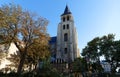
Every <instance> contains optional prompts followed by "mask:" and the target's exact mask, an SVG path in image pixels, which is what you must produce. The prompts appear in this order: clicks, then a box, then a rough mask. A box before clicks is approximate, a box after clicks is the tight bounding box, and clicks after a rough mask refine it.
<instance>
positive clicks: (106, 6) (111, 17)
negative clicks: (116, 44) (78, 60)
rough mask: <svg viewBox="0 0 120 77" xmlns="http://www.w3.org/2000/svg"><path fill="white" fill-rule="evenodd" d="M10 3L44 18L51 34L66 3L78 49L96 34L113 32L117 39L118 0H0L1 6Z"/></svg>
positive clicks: (119, 23) (119, 28)
mask: <svg viewBox="0 0 120 77" xmlns="http://www.w3.org/2000/svg"><path fill="white" fill-rule="evenodd" d="M9 3H14V4H18V5H20V6H21V7H22V8H23V9H24V10H28V11H30V12H34V13H37V14H38V15H39V16H42V17H44V18H46V19H47V20H48V21H49V24H48V27H47V30H48V33H49V34H50V36H51V37H52V36H56V35H57V27H58V23H59V22H60V15H61V14H62V13H63V12H64V9H65V7H66V4H67V5H68V7H69V9H70V11H71V12H72V15H73V17H74V22H75V26H76V28H77V32H78V44H79V48H80V52H82V49H83V48H84V47H85V46H86V45H87V42H89V41H91V40H92V39H93V38H95V37H101V36H103V35H107V34H109V33H112V34H115V38H116V40H119V39H120V0H0V7H1V5H4V4H9Z"/></svg>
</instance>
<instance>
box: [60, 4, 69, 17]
mask: <svg viewBox="0 0 120 77" xmlns="http://www.w3.org/2000/svg"><path fill="white" fill-rule="evenodd" d="M66 14H71V12H70V10H69V8H68V6H67V5H66V8H65V10H64V13H63V14H62V16H63V15H66Z"/></svg>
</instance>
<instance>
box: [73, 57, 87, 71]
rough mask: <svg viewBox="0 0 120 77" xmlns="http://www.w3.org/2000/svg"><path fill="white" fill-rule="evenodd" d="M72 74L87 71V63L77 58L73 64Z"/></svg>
mask: <svg viewBox="0 0 120 77" xmlns="http://www.w3.org/2000/svg"><path fill="white" fill-rule="evenodd" d="M72 66H73V72H80V73H83V72H85V71H87V70H88V68H87V62H86V60H85V59H84V58H77V59H76V60H75V61H74V62H73V64H72Z"/></svg>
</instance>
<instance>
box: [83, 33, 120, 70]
mask: <svg viewBox="0 0 120 77" xmlns="http://www.w3.org/2000/svg"><path fill="white" fill-rule="evenodd" d="M114 36H115V35H113V34H108V35H104V36H102V37H97V38H94V39H93V40H92V41H90V42H88V44H87V46H86V47H85V48H84V49H83V52H82V55H83V56H84V57H85V58H86V59H87V61H89V62H92V63H93V64H94V63H95V64H96V63H97V64H98V65H99V64H100V60H99V57H100V56H104V58H105V59H106V61H107V62H108V63H109V64H110V65H111V72H115V70H116V68H117V67H119V65H120V64H119V62H120V41H119V40H118V41H115V39H114ZM95 69H96V68H95Z"/></svg>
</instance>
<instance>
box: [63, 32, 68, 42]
mask: <svg viewBox="0 0 120 77" xmlns="http://www.w3.org/2000/svg"><path fill="white" fill-rule="evenodd" d="M64 41H68V34H67V33H65V34H64Z"/></svg>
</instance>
